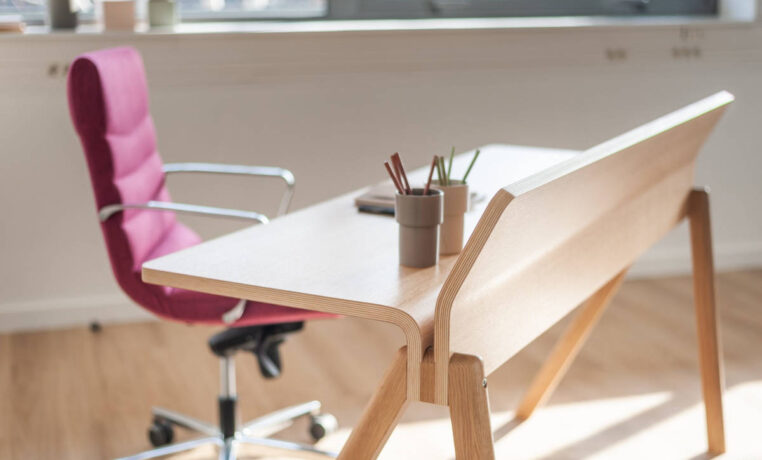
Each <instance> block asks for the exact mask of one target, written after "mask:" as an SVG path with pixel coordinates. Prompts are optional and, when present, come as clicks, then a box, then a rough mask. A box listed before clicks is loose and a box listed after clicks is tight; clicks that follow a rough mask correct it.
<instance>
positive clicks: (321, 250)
mask: <svg viewBox="0 0 762 460" xmlns="http://www.w3.org/2000/svg"><path fill="white" fill-rule="evenodd" d="M574 154H575V152H573V151H569V150H558V149H540V148H533V147H516V146H498V145H494V146H487V147H485V148H483V149H482V153H481V156H480V158H479V162H478V163H477V165H476V166H475V167H474V169H473V170H472V172H471V175H470V177H469V182H470V183H471V184H472V186H473V188H474V190H476V191H477V192H479V193H480V194H482V195H483V196H486V197H490V196H492V195H493V194H494V193H495V192H496V191H497V190H498V189H499V188H500V187H502V186H503V185H505V182H506V181H512V180H519V179H521V178H524V177H527V176H529V175H532V174H534V173H536V172H538V171H542V170H544V169H546V168H548V167H550V166H552V165H554V164H557V163H559V162H561V161H563V160H566V159H568V158H570V157H572V156H574ZM470 159H471V155H470V154H463V155H459V156H458V157H457V158H456V161H455V165H454V166H453V171H454V173H455V172H457V174H463V172H465V169H466V167H467V165H468V162H469V161H470ZM382 160H383V156H379V174H382V173H383V166H382V164H381V161H382ZM427 174H428V169H427V168H426V167H423V168H420V169H418V170H415V171H413V172H412V173H411V174H410V175H409V179H410V181H411V182H412V183H413V184H421V183H423V182H424V181H425V180H426V177H427ZM361 193H363V191H356V192H352V193H348V194H346V195H344V196H341V197H338V198H336V199H333V200H330V201H327V202H325V203H321V204H318V205H316V206H312V207H310V208H307V209H303V210H301V211H297V212H294V213H292V214H289V215H287V216H284V217H282V218H278V219H275V220H273V221H272V222H271V223H270V224H268V225H261V226H255V227H251V228H248V229H245V230H242V231H239V232H236V233H233V234H230V235H227V236H223V237H221V238H217V239H215V240H211V241H207V242H204V243H202V244H200V245H198V246H195V247H192V248H189V249H186V250H183V251H180V252H177V253H174V254H171V255H169V256H166V257H162V258H160V259H157V260H154V261H151V262H148V263H146V264H145V265H144V266H143V279H144V280H145V281H146V282H149V283H155V284H161V285H167V286H174V287H179V288H185V289H191V290H196V291H202V292H208V293H212V294H220V295H225V296H230V297H237V298H244V299H250V300H258V301H262V302H270V303H274V304H278V305H285V306H291V307H300V308H306V309H310V310H319V311H326V312H331V313H339V314H342V315H347V316H355V317H361V318H368V319H373V320H376V321H384V322H389V323H392V324H395V325H396V326H398V327H399V328H400V329H401V330H402V331H403V333H404V334H405V338H406V343H407V347H408V354H409V359H408V372H407V375H408V385H407V388H408V393H409V395H410V397H411V398H413V399H417V398H418V394H419V388H420V377H419V374H420V371H419V367H420V363H421V359H422V357H423V350H425V348H426V347H428V346H430V345H431V344H432V341H433V324H434V305H435V303H436V297H437V295H438V294H439V290H440V289H441V287H442V284H443V283H444V280H445V278H446V276H447V274H448V273H449V271H450V269H451V267H452V265H453V264H454V262H455V260H456V257H455V256H450V257H442V258H441V259H440V263H439V265H437V266H434V267H431V268H427V269H422V270H421V269H413V268H406V267H402V266H400V265H399V263H398V260H397V224H396V222H395V221H394V219H391V218H389V217H386V216H377V215H370V214H363V213H358V212H357V210H356V209H355V207H354V204H353V200H354V198H355V197H356V196H357V195H360V194H361ZM485 207H486V201H484V202H482V203H477V204H476V205H475V206H474V208H473V209H472V210H471V211H470V212H468V213H466V235H468V234H470V232H471V231H472V229H473V228H474V226H475V225H476V222H477V221H478V219H479V216H480V215H481V213H482V211H483V210H484V208H485Z"/></svg>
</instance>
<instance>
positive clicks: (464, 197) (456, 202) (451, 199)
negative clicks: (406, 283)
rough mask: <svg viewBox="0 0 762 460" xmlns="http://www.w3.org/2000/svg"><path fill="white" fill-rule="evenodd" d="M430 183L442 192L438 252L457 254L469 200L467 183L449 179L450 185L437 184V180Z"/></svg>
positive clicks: (461, 241)
mask: <svg viewBox="0 0 762 460" xmlns="http://www.w3.org/2000/svg"><path fill="white" fill-rule="evenodd" d="M431 185H432V187H434V188H436V189H437V190H441V191H442V192H444V219H443V222H442V227H441V229H440V235H439V253H440V254H443V255H446V254H457V253H459V252H460V251H461V249H463V227H464V225H465V213H466V211H468V207H469V201H470V193H469V190H468V184H464V183H463V182H462V181H459V180H451V181H450V185H439V181H433V182H432V183H431Z"/></svg>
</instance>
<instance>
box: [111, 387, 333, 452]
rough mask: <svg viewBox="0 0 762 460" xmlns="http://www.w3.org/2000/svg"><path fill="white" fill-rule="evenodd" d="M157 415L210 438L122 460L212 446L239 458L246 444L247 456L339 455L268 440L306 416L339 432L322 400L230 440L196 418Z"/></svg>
mask: <svg viewBox="0 0 762 460" xmlns="http://www.w3.org/2000/svg"><path fill="white" fill-rule="evenodd" d="M153 414H154V416H155V417H157V418H160V419H163V420H166V421H167V422H169V423H171V424H172V425H175V426H179V427H182V428H186V429H189V430H193V431H197V432H199V433H202V434H204V435H206V437H202V438H197V439H192V440H189V441H183V442H178V443H175V444H168V445H166V446H161V447H157V448H155V449H151V450H147V451H145V452H141V453H139V454H137V455H131V456H129V457H123V458H121V459H119V460H143V459H148V458H157V457H163V456H165V455H171V454H177V453H180V452H185V451H188V450H192V449H196V448H198V447H201V446H206V445H210V444H211V445H215V446H217V448H218V451H219V457H218V458H219V460H234V459H236V453H237V451H238V449H239V447H241V446H243V445H245V446H247V448H246V455H253V456H278V457H289V458H295V459H314V460H325V459H332V458H336V456H337V455H336V454H335V453H332V452H327V451H323V450H320V449H317V448H315V447H313V446H311V445H309V444H300V443H296V442H289V441H281V440H278V439H269V438H267V436H270V435H272V434H274V433H277V432H279V431H281V430H283V429H285V428H288V427H289V426H291V425H292V424H293V422H294V420H295V419H297V418H299V417H303V416H309V417H311V420H312V423H313V426H314V424H315V423H318V424H319V425H320V428H322V429H323V430H324V431H325V432H331V431H333V430H335V428H336V426H335V419H334V418H333V417H332V416H329V415H328V414H322V415H321V414H320V402H319V401H311V402H308V403H304V404H299V405H297V406H292V407H288V408H285V409H281V410H279V411H276V412H272V413H270V414H267V415H264V416H262V417H259V418H256V419H254V420H252V421H250V422H248V423H245V424H243V425H242V426H241V428H240V429H239V430H237V431H236V432H235V435H234V436H232V437H230V438H227V439H226V438H225V437H224V436H223V435H222V432H221V431H220V429H219V428H218V427H216V426H214V425H212V424H210V423H207V422H204V421H201V420H197V419H195V418H193V417H188V416H186V415H183V414H179V413H177V412H174V411H171V410H167V409H163V408H161V407H155V408H154V409H153Z"/></svg>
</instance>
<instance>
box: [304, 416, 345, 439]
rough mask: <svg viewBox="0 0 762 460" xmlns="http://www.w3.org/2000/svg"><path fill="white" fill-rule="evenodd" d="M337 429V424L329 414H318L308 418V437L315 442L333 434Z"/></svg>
mask: <svg viewBox="0 0 762 460" xmlns="http://www.w3.org/2000/svg"><path fill="white" fill-rule="evenodd" d="M338 428H339V422H338V421H337V420H336V417H334V416H333V415H331V414H318V415H311V416H310V435H311V436H312V439H313V440H315V441H320V440H321V439H323V438H324V437H325V436H326V435H328V434H331V433H333V432H334V431H336V430H337V429H338Z"/></svg>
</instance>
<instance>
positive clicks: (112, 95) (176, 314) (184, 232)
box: [68, 48, 332, 325]
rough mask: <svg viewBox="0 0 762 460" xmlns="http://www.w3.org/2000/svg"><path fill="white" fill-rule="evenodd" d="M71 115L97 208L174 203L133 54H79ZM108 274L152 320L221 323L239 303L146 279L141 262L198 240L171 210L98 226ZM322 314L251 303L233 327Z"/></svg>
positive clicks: (130, 214) (124, 216)
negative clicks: (119, 204) (102, 238)
mask: <svg viewBox="0 0 762 460" xmlns="http://www.w3.org/2000/svg"><path fill="white" fill-rule="evenodd" d="M68 95H69V110H70V112H71V117H72V120H73V122H74V127H75V129H76V130H77V133H78V134H79V138H80V141H81V143H82V147H83V149H84V151H85V157H86V158H87V165H88V167H89V170H90V179H91V182H92V186H93V191H94V192H95V203H96V206H97V208H98V209H100V208H102V207H103V206H106V205H108V204H114V203H145V202H147V201H151V200H157V201H170V200H171V199H170V196H169V192H168V191H167V188H166V187H165V184H164V172H163V170H162V161H161V158H160V157H159V153H158V151H157V150H156V133H155V131H154V124H153V119H152V118H151V114H150V113H149V108H148V87H147V84H146V78H145V71H144V68H143V62H142V60H141V58H140V55H139V54H138V52H137V51H136V50H135V49H133V48H114V49H106V50H101V51H95V52H92V53H87V54H83V55H82V56H79V57H78V58H77V59H76V60H75V61H74V63H72V65H71V68H70V70H69V76H68ZM101 229H102V231H103V236H104V239H105V241H106V247H107V250H108V254H109V258H110V260H111V268H112V270H113V272H114V276H115V277H116V279H117V281H118V283H119V285H120V286H121V288H122V289H123V290H124V292H125V293H127V295H128V296H130V298H131V299H132V300H134V301H135V302H136V303H138V304H139V305H141V306H143V307H145V308H147V309H148V310H150V311H152V312H154V313H155V314H157V315H159V316H161V317H164V318H169V319H174V320H179V321H185V322H194V323H221V322H222V321H221V317H222V314H223V313H224V312H226V311H228V310H230V309H231V308H232V307H234V306H235V305H236V303H237V302H238V300H237V299H231V298H227V297H219V296H214V295H208V294H202V293H198V292H192V291H185V290H182V289H174V288H169V287H161V286H154V285H149V284H146V283H144V282H143V281H142V280H141V276H140V270H141V266H142V265H143V263H144V262H146V261H148V260H151V259H154V258H156V257H159V256H162V255H165V254H169V253H172V252H175V251H178V250H180V249H183V248H187V247H189V246H192V245H195V244H197V243H198V242H199V241H201V239H200V238H199V236H198V235H197V234H196V233H195V232H193V230H191V229H189V228H188V227H186V226H185V225H183V224H181V223H180V222H178V221H177V220H176V219H175V215H174V213H173V212H166V211H163V212H162V211H150V210H138V209H131V210H127V211H124V212H120V213H117V214H115V215H114V216H112V217H111V218H110V219H108V220H107V221H106V222H102V223H101ZM328 316H332V315H327V314H324V313H319V312H313V311H308V310H300V309H295V308H288V307H282V306H278V305H269V304H263V303H259V302H248V303H247V306H246V311H245V313H244V315H243V317H242V318H241V319H240V320H239V321H238V322H237V323H236V325H254V324H272V323H282V322H291V321H301V320H305V319H312V318H320V317H328Z"/></svg>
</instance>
